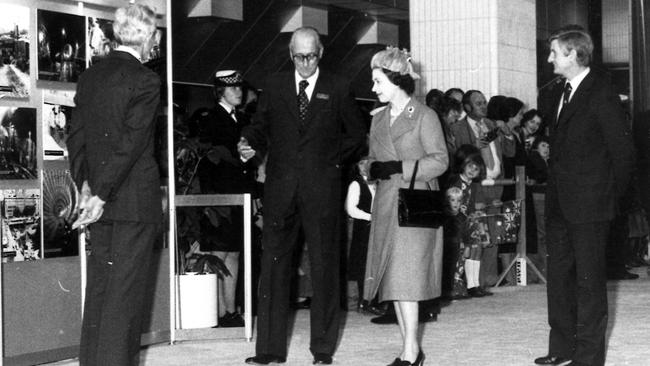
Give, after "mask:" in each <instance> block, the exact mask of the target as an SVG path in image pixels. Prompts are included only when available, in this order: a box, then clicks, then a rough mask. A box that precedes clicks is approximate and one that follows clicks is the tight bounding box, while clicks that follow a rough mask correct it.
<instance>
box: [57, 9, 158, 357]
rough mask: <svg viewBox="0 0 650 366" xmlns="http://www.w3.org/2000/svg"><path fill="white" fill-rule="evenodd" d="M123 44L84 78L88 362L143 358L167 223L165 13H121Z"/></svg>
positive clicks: (78, 156)
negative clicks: (146, 303) (154, 55)
mask: <svg viewBox="0 0 650 366" xmlns="http://www.w3.org/2000/svg"><path fill="white" fill-rule="evenodd" d="M113 29H114V31H115V37H116V39H117V41H118V42H119V43H120V46H118V47H117V48H116V50H115V51H113V52H111V53H110V54H109V55H108V57H107V58H106V59H104V60H102V62H100V63H97V64H96V65H93V67H91V68H89V69H88V70H86V72H84V73H83V74H82V75H81V77H80V79H79V83H78V84H77V93H76V96H75V104H76V108H75V110H74V112H73V118H72V123H71V127H70V136H69V138H68V140H67V143H68V149H69V152H70V170H71V172H72V176H73V178H74V180H75V183H76V184H77V186H79V187H82V196H81V198H80V207H81V213H80V217H79V219H78V221H76V222H75V223H74V224H73V228H74V227H77V226H80V225H89V230H90V232H91V234H92V247H91V252H90V255H89V256H88V283H87V285H86V300H85V308H84V314H83V324H82V329H81V347H80V351H79V364H80V365H84V366H86V365H87V366H96V365H104V366H108V365H114V366H125V365H138V363H139V350H140V334H141V324H142V315H143V296H142V294H143V293H144V292H145V286H146V282H147V273H148V270H149V263H150V262H151V257H152V249H153V244H154V240H155V238H156V236H157V234H158V233H159V230H160V221H161V218H162V205H161V197H160V178H159V173H158V165H157V163H156V159H155V157H154V128H155V126H154V120H155V117H156V112H157V110H158V106H159V103H160V79H159V78H158V75H156V74H155V73H154V72H153V71H151V70H149V69H148V68H146V67H145V66H143V65H142V60H146V59H147V58H148V55H149V53H150V51H151V49H152V46H153V38H154V33H155V31H156V15H155V13H154V11H153V10H152V9H151V8H149V7H147V6H144V5H130V6H128V7H125V8H120V9H118V10H117V11H116V13H115V22H114V23H113Z"/></svg>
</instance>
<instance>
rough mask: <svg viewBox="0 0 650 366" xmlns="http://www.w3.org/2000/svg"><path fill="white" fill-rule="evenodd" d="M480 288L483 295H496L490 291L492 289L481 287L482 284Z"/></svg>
mask: <svg viewBox="0 0 650 366" xmlns="http://www.w3.org/2000/svg"><path fill="white" fill-rule="evenodd" d="M479 290H480V291H481V292H482V293H483V295H485V296H492V295H494V294H493V293H492V292H490V291H489V290H488V289H486V288H485V287H480V286H479Z"/></svg>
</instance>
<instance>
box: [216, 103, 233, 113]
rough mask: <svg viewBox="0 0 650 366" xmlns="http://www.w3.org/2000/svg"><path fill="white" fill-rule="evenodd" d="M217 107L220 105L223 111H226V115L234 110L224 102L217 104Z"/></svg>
mask: <svg viewBox="0 0 650 366" xmlns="http://www.w3.org/2000/svg"><path fill="white" fill-rule="evenodd" d="M219 105H220V106H221V107H222V108H223V109H225V110H226V113H228V114H230V113H231V112H232V111H234V110H235V107H233V106H231V105H229V104H226V103H224V102H219Z"/></svg>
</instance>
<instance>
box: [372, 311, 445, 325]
mask: <svg viewBox="0 0 650 366" xmlns="http://www.w3.org/2000/svg"><path fill="white" fill-rule="evenodd" d="M437 320H438V314H437V313H435V312H433V311H421V312H420V314H419V315H418V322H420V323H429V322H435V321H437ZM370 322H371V323H374V324H397V315H395V314H394V313H387V314H384V315H380V316H376V317H374V318H372V319H370Z"/></svg>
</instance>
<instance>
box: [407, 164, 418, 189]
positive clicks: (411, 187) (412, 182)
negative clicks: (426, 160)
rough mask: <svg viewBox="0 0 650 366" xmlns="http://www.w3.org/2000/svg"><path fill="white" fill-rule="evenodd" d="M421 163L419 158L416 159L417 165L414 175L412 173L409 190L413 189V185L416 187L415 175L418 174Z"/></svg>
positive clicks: (414, 168)
mask: <svg viewBox="0 0 650 366" xmlns="http://www.w3.org/2000/svg"><path fill="white" fill-rule="evenodd" d="M419 163H420V161H419V160H416V161H415V166H414V167H413V175H411V184H409V190H410V191H412V190H413V187H415V175H416V174H418V164H419Z"/></svg>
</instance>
